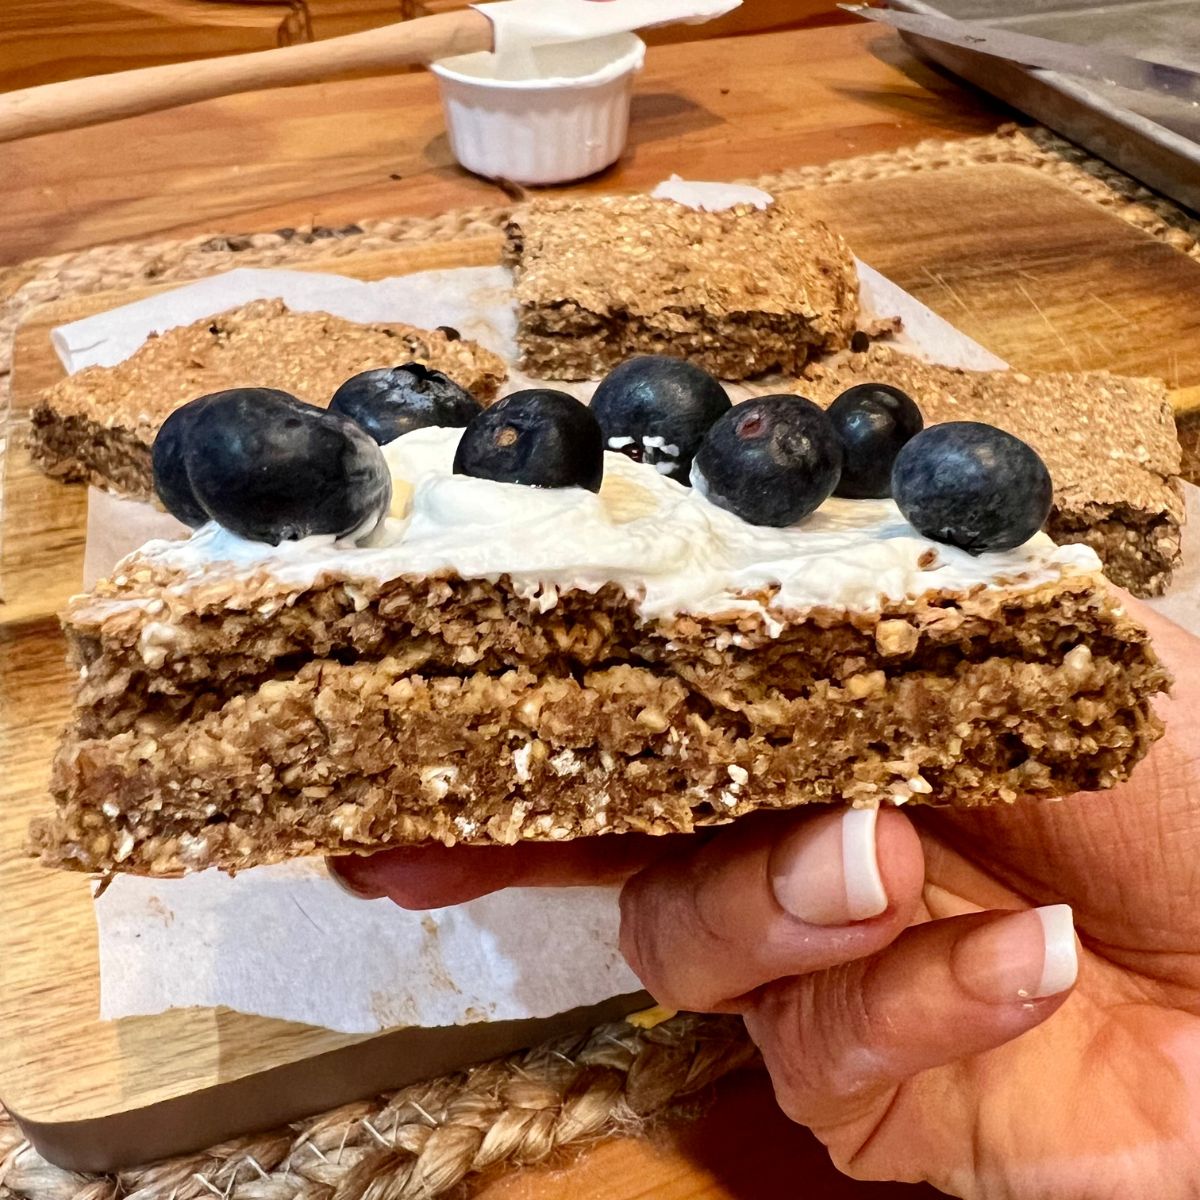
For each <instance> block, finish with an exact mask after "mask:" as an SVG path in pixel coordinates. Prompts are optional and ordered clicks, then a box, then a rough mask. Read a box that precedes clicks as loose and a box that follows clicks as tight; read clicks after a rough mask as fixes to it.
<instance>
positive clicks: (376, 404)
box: [329, 362, 481, 446]
mask: <svg viewBox="0 0 1200 1200" xmlns="http://www.w3.org/2000/svg"><path fill="white" fill-rule="evenodd" d="M329 407H330V409H331V410H332V411H333V412H340V413H342V414H344V415H345V416H347V417H349V418H350V419H351V420H352V421H357V422H358V423H359V424H360V425H361V426H362V427H363V428H364V429H365V430H366V431H367V432H368V433H369V434H370V435H371V436H372V437H373V438H374V439H375V440H376V441H377V442H378V443H379V444H380V445H381V446H385V445H387V443H388V442H390V441H393V440H394V439H395V438H398V437H399V436H400V435H401V434H402V433H411V432H412V431H413V430H414V429H424V428H425V427H426V426H429V425H444V426H447V427H452V428H462V427H463V426H464V425H467V424H468V423H469V422H470V421H471V419H472V417H475V416H477V415H478V414H479V412H480V411H481V409H480V405H479V401H478V400H476V399H475V397H474V396H472V395H471V393H470V392H468V391H467V390H466V388H461V387H459V386H458V384H457V383H455V382H454V380H453V379H451V378H450V377H449V376H448V375H443V374H442V373H441V371H431V370H430V369H429V368H428V367H425V366H422V365H421V364H420V363H415V362H414V363H406V364H405V365H404V366H402V367H380V368H378V369H376V370H374V371H363V372H361V373H360V374H358V375H355V376H353V377H351V378H350V379H347V380H346V382H345V383H343V384H342V386H341V387H340V388H338V390H337V391H336V392H334V393H333V399H332V400H330V402H329Z"/></svg>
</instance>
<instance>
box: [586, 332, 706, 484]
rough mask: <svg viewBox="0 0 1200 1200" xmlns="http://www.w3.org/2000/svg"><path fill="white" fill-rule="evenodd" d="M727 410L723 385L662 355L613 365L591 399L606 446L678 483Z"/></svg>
mask: <svg viewBox="0 0 1200 1200" xmlns="http://www.w3.org/2000/svg"><path fill="white" fill-rule="evenodd" d="M728 411H729V397H728V396H727V395H726V393H725V389H724V388H723V387H722V386H721V385H720V384H719V383H718V382H717V381H716V380H715V379H714V378H713V377H712V376H711V375H710V374H709V373H708V372H707V371H705V370H703V369H702V368H701V367H697V366H693V364H692V363H689V362H685V361H684V360H683V359H681V358H668V357H667V356H666V355H665V354H646V355H642V356H641V357H638V358H631V359H629V360H628V361H626V362H623V363H622V364H621V365H620V366H619V367H614V368H613V370H611V371H610V372H609V373H608V374H607V375H606V376H605V377H604V379H603V380H602V381H601V383H600V386H599V387H598V388H597V389H596V394H595V395H594V396H593V397H592V412H593V413H595V415H596V420H597V421H599V422H600V429H601V430H602V431H603V433H604V445H605V447H606V448H607V449H609V450H618V451H620V452H621V453H622V454H626V455H628V456H629V457H630V458H632V459H634V460H635V461H636V462H646V463H650V464H651V465H652V466H653V467H654V468H655V469H656V470H658V471H659V472H661V473H662V474H663V475H666V476H668V477H669V478H671V479H674V480H676V481H677V482H679V483H684V484H686V483H687V482H688V476H689V474H690V472H691V469H692V458H693V456H694V455H695V453H696V451H697V450H698V449H699V448H700V443H701V442H702V441H703V440H704V435H705V434H706V433H707V432H708V430H709V429H710V428H711V426H712V424H713V422H715V421H717V420H718V419H719V418H721V417H722V416H724V415H725V413H727V412H728Z"/></svg>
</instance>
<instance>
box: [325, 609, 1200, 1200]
mask: <svg viewBox="0 0 1200 1200" xmlns="http://www.w3.org/2000/svg"><path fill="white" fill-rule="evenodd" d="M1141 616H1142V618H1143V619H1144V620H1145V622H1146V624H1147V625H1148V626H1150V628H1151V632H1152V634H1153V636H1154V641H1155V646H1156V648H1157V649H1158V651H1159V653H1160V655H1161V656H1162V658H1163V659H1164V660H1165V661H1166V663H1167V665H1168V667H1170V669H1171V670H1172V671H1173V673H1174V674H1175V677H1176V681H1177V682H1176V686H1175V692H1174V696H1173V698H1172V699H1171V700H1169V701H1164V702H1163V704H1162V709H1161V711H1162V713H1163V715H1164V717H1165V718H1166V720H1167V723H1168V733H1167V736H1166V737H1164V738H1163V740H1162V741H1161V742H1159V743H1158V744H1157V745H1156V747H1155V748H1154V750H1153V751H1152V753H1151V755H1150V756H1149V757H1148V759H1147V760H1146V762H1145V763H1143V764H1142V765H1141V766H1140V767H1139V768H1138V770H1137V772H1136V773H1135V775H1134V778H1133V780H1132V781H1131V782H1130V783H1129V784H1126V785H1125V786H1123V787H1120V788H1117V789H1115V790H1113V791H1111V792H1107V793H1102V794H1097V795H1086V796H1085V795H1080V796H1075V797H1071V798H1070V799H1069V800H1067V801H1064V802H1062V803H1051V802H1043V803H1038V802H1028V803H1024V804H1017V805H1015V806H1013V807H1011V808H999V807H997V808H991V809H980V810H974V811H952V810H926V811H918V810H912V811H911V812H909V811H901V810H896V809H887V810H883V811H881V812H879V813H878V815H877V816H876V814H874V813H868V812H855V811H845V810H839V811H824V812H820V813H817V814H811V813H805V812H799V813H789V814H772V815H768V816H760V817H752V818H747V819H744V820H742V821H740V822H738V823H737V824H736V825H734V826H731V827H728V828H726V829H723V830H721V831H719V832H716V833H710V834H707V835H704V836H696V835H692V836H688V837H682V838H674V839H665V840H664V839H659V840H655V839H645V838H638V837H632V836H629V837H623V838H612V839H595V840H590V841H586V842H580V843H576V844H568V845H546V846H542V845H522V846H518V847H513V848H495V849H493V848H469V847H468V848H456V849H453V850H430V849H416V850H403V851H389V852H386V853H383V854H380V855H376V856H374V857H372V858H367V859H345V860H339V870H340V871H341V872H342V874H343V876H344V878H346V879H347V880H348V881H349V882H350V884H351V886H353V887H355V888H356V889H358V890H359V891H361V892H363V893H365V894H370V895H385V894H386V895H391V896H392V897H393V898H395V899H396V900H397V901H398V902H399V903H401V904H404V905H406V906H408V907H429V906H434V905H441V904H447V903H454V902H457V901H460V900H463V899H467V898H469V897H471V896H474V895H479V894H482V893H483V892H485V891H489V890H493V889H495V888H499V887H507V886H512V885H514V884H522V885H539V884H550V885H554V884H558V885H561V884H565V883H585V882H586V883H591V882H596V881H602V880H611V881H619V880H626V882H625V886H624V889H623V891H622V898H621V909H622V928H621V941H622V949H623V950H624V952H625V954H626V956H627V958H628V959H629V961H630V963H631V964H632V966H633V967H634V969H635V970H636V971H637V973H638V974H639V975H640V977H641V978H642V979H643V981H644V982H645V984H646V986H647V987H648V988H649V990H650V991H651V992H652V993H653V994H654V995H655V996H656V997H657V998H658V999H659V1000H660V1001H661V1002H662V1003H664V1004H667V1005H669V1006H671V1007H675V1008H690V1009H705V1010H716V1011H736V1012H740V1013H742V1014H743V1015H744V1017H745V1020H746V1025H747V1027H748V1029H749V1030H750V1033H751V1035H752V1036H753V1038H754V1040H755V1041H756V1042H757V1043H758V1045H759V1047H760V1048H761V1049H762V1052H763V1056H764V1058H765V1060H766V1063H767V1066H768V1068H769V1069H770V1072H771V1076H772V1079H773V1081H774V1084H775V1091H776V1095H777V1096H778V1098H779V1102H780V1104H781V1105H782V1106H783V1108H784V1109H785V1111H787V1112H788V1113H789V1114H790V1115H791V1116H792V1117H793V1118H794V1119H796V1120H797V1121H800V1122H802V1123H803V1124H805V1125H808V1126H810V1127H811V1128H812V1129H813V1130H814V1131H815V1132H816V1134H817V1136H818V1137H820V1138H821V1139H822V1141H824V1142H825V1144H826V1145H827V1146H828V1147H829V1149H830V1152H831V1154H832V1156H833V1158H834V1161H835V1162H836V1163H837V1164H838V1166H839V1167H840V1168H841V1169H842V1170H844V1171H846V1172H847V1173H848V1174H851V1175H854V1176H857V1177H859V1178H864V1179H880V1180H884V1179H886V1180H906V1181H919V1180H927V1181H929V1182H930V1183H932V1184H934V1185H935V1186H937V1187H939V1188H941V1189H943V1190H944V1191H947V1192H950V1193H952V1194H954V1195H958V1196H963V1197H970V1198H975V1197H979V1198H981V1200H996V1198H1000V1197H1010V1196H1012V1197H1036V1198H1039V1200H1040V1198H1041V1197H1053V1198H1054V1200H1076V1198H1078V1200H1097V1198H1098V1197H1109V1196H1113V1197H1117V1196H1119V1197H1121V1198H1122V1200H1142V1198H1143V1197H1145V1198H1147V1200H1149V1198H1150V1197H1154V1198H1155V1200H1172V1198H1174V1197H1181V1198H1182V1197H1192V1196H1195V1195H1197V1194H1200V903H1198V901H1200V734H1198V733H1197V725H1198V723H1200V641H1197V640H1196V639H1194V638H1192V637H1191V636H1189V635H1188V634H1186V633H1184V632H1183V631H1182V630H1180V629H1178V628H1177V627H1175V626H1174V625H1171V624H1170V623H1169V622H1166V621H1164V620H1162V619H1161V618H1158V617H1156V616H1155V614H1153V613H1152V612H1149V611H1148V610H1142V611H1141ZM1067 905H1069V906H1070V908H1069V909H1068V908H1066V907H1064V906H1067ZM1004 910H1017V911H1007V912H1006V911H1004ZM1072 910H1073V912H1074V922H1075V927H1076V928H1077V930H1078V933H1079V938H1080V939H1081V943H1082V944H1081V945H1080V944H1078V943H1077V942H1076V938H1075V936H1074V933H1073V931H1072V927H1071V911H1072ZM1077 970H1078V982H1077V983H1076V982H1075V980H1076V971H1077ZM1073 985H1074V986H1073Z"/></svg>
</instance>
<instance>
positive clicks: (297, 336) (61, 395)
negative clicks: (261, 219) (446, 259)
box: [30, 300, 508, 499]
mask: <svg viewBox="0 0 1200 1200" xmlns="http://www.w3.org/2000/svg"><path fill="white" fill-rule="evenodd" d="M405 362H419V363H421V364H423V365H424V366H427V367H429V368H431V369H433V370H437V371H442V372H443V373H444V374H446V375H448V376H449V377H450V378H451V379H453V380H454V381H455V383H457V384H459V385H460V386H462V387H464V388H466V389H467V390H468V391H469V392H472V393H473V394H474V395H475V397H476V399H477V400H479V401H480V402H481V403H486V402H487V401H489V400H491V399H492V398H494V397H495V395H496V392H497V391H498V390H499V388H500V385H501V384H502V383H503V381H504V379H505V378H506V376H507V374H508V368H507V367H506V365H505V363H504V360H503V359H502V358H500V356H499V355H497V354H493V353H492V352H491V351H490V350H486V349H484V347H482V346H480V345H479V344H478V343H476V342H473V341H469V340H467V339H465V338H458V337H457V336H456V335H455V333H454V331H453V330H450V331H444V330H428V329H418V328H416V327H415V326H412V325H404V324H388V323H376V324H370V325H361V324H358V323H356V322H354V321H347V320H344V319H342V318H341V317H334V316H330V315H329V314H328V313H322V312H293V311H292V310H290V309H289V308H288V307H287V306H286V305H285V304H284V302H283V301H282V300H255V301H252V302H250V303H249V304H244V305H242V306H241V307H240V308H235V309H231V310H230V311H228V312H224V313H221V314H219V315H218V316H215V317H206V318H205V319H204V320H201V321H196V322H194V323H193V324H191V325H184V326H179V327H177V328H175V329H170V330H167V331H166V332H165V333H161V334H157V335H154V336H152V337H150V338H149V339H147V341H146V343H145V345H143V346H142V347H141V349H139V350H138V351H137V352H136V353H135V354H133V355H132V356H131V357H130V358H128V359H126V361H125V362H123V363H120V364H118V365H117V366H115V367H87V368H85V369H84V370H82V371H79V372H77V373H76V374H74V375H71V376H69V377H68V378H66V379H64V380H62V381H61V382H59V383H57V384H55V385H54V386H53V387H51V388H49V389H47V390H46V391H45V392H44V393H43V394H42V396H41V398H40V400H39V401H38V403H37V405H36V406H35V407H34V409H33V412H32V431H31V434H30V450H31V453H32V456H33V459H34V461H35V462H36V463H37V464H38V466H39V467H41V469H42V470H43V471H45V472H46V473H47V474H49V475H53V476H56V477H58V478H61V479H65V480H84V481H86V482H88V483H91V484H94V485H96V486H97V487H103V488H107V489H109V490H110V491H114V492H120V493H123V494H125V495H129V496H135V497H138V498H142V499H149V498H150V497H151V496H152V494H153V491H154V485H153V478H152V473H151V469H150V447H151V445H152V444H153V442H154V435H155V434H156V433H157V432H158V428H159V426H160V425H161V424H162V423H163V421H165V420H166V419H167V417H168V416H169V415H170V414H171V413H172V412H173V411H174V410H175V409H176V408H178V407H180V405H183V404H186V403H187V402H188V401H189V400H193V399H195V398H196V397H197V396H202V395H205V394H206V393H208V392H217V391H221V390H223V389H225V388H233V387H246V386H250V385H253V386H256V387H271V388H281V389H282V390H283V391H286V392H291V393H292V394H293V395H294V396H298V397H299V398H300V399H301V400H307V401H308V402H309V403H311V404H320V405H325V404H328V403H329V400H330V397H332V395H333V393H334V391H335V390H336V389H337V387H338V386H339V385H340V384H341V383H343V382H344V381H345V380H347V379H348V378H349V377H350V376H351V375H355V374H357V373H358V372H359V371H366V370H370V369H372V368H374V367H390V366H398V365H400V364H402V363H405Z"/></svg>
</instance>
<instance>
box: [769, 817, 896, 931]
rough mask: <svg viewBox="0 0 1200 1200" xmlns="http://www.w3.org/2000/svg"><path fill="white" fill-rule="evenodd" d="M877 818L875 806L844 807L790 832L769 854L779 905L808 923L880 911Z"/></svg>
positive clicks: (843, 921) (840, 921) (847, 920)
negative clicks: (788, 836)
mask: <svg viewBox="0 0 1200 1200" xmlns="http://www.w3.org/2000/svg"><path fill="white" fill-rule="evenodd" d="M878 819H879V810H878V809H875V808H848V809H846V810H845V811H844V812H843V813H841V814H840V815H838V816H836V817H835V816H822V817H818V818H816V819H815V820H813V821H811V822H810V823H808V824H805V825H802V826H801V827H800V828H799V829H798V830H797V831H796V832H795V833H793V834H792V836H791V838H790V839H788V841H786V842H785V843H784V844H783V845H782V846H780V847H779V848H777V849H776V851H775V853H774V854H773V855H772V857H771V887H772V889H773V890H774V892H775V899H776V900H778V901H779V905H780V907H781V908H783V909H784V910H785V911H787V912H789V913H791V915H792V916H793V917H797V918H799V919H800V920H801V921H804V922H805V923H806V924H809V925H849V924H851V923H853V922H854V921H865V920H867V919H868V918H869V917H877V916H879V914H880V913H882V912H884V911H885V910H886V909H887V906H888V898H887V892H886V891H885V890H884V886H883V879H882V878H881V877H880V874H879V854H878V851H877V849H876V843H875V824H876V822H877V821H878Z"/></svg>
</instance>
